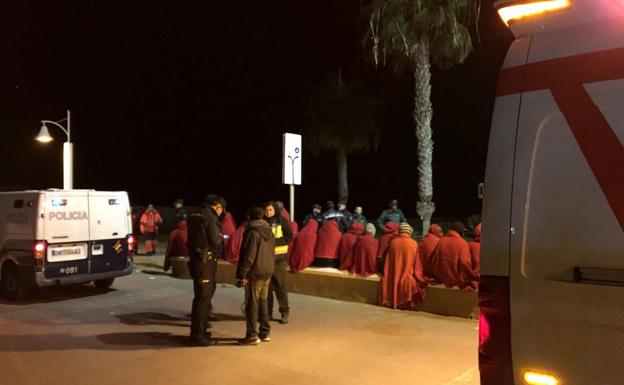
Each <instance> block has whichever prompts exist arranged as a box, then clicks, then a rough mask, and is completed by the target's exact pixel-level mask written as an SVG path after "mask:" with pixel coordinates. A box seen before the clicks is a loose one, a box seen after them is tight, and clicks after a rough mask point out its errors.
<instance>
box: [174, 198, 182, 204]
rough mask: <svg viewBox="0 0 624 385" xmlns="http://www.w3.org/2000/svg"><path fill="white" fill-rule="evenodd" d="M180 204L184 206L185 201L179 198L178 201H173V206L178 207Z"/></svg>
mask: <svg viewBox="0 0 624 385" xmlns="http://www.w3.org/2000/svg"><path fill="white" fill-rule="evenodd" d="M178 203H179V204H181V205H183V204H184V200H183V199H182V198H178V199H176V200H174V201H173V204H174V205H177V204H178Z"/></svg>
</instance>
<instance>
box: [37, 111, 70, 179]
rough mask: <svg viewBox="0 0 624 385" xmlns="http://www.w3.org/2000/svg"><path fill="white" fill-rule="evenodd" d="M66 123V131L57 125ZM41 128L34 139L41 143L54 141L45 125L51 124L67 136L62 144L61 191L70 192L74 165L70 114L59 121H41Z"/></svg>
mask: <svg viewBox="0 0 624 385" xmlns="http://www.w3.org/2000/svg"><path fill="white" fill-rule="evenodd" d="M65 121H67V129H65V127H63V126H62V125H60V124H59V123H61V122H65ZM41 123H42V126H41V129H40V130H39V134H37V136H36V137H35V139H36V140H38V141H39V142H42V143H49V142H51V141H53V140H54V138H53V137H52V136H50V133H49V132H48V127H47V126H46V124H48V123H49V124H52V125H54V126H57V127H58V128H60V129H61V130H63V132H64V133H65V135H67V141H66V142H65V143H63V190H72V189H73V188H74V182H73V179H74V171H73V163H74V147H73V143H72V142H71V124H70V113H69V110H67V117H66V118H64V119H61V120H57V121H56V122H53V121H51V120H42V121H41Z"/></svg>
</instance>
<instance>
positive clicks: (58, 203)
mask: <svg viewBox="0 0 624 385" xmlns="http://www.w3.org/2000/svg"><path fill="white" fill-rule="evenodd" d="M59 206H67V199H61V198H52V207H59Z"/></svg>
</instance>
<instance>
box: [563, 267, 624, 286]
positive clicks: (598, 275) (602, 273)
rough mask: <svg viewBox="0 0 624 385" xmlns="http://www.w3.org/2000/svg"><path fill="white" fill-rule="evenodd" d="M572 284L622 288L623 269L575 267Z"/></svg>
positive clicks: (623, 284) (623, 279)
mask: <svg viewBox="0 0 624 385" xmlns="http://www.w3.org/2000/svg"><path fill="white" fill-rule="evenodd" d="M573 279H574V282H577V283H589V284H594V285H604V286H624V269H609V268H604V267H591V266H575V267H574V278H573Z"/></svg>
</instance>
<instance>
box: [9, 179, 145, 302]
mask: <svg viewBox="0 0 624 385" xmlns="http://www.w3.org/2000/svg"><path fill="white" fill-rule="evenodd" d="M135 250H136V238H135V237H134V236H133V235H132V221H131V213H130V204H129V200H128V194H127V193H126V192H123V191H121V192H105V191H95V190H53V189H51V190H33V191H15V192H2V193H0V294H1V295H2V297H4V298H6V299H9V300H13V299H15V298H17V297H18V295H20V294H22V293H26V294H27V293H28V292H30V291H31V290H33V289H36V288H38V287H43V286H52V285H62V284H70V283H83V282H89V281H93V282H94V283H95V285H96V286H97V287H99V288H108V287H110V285H111V284H112V283H113V280H114V279H115V277H119V276H123V275H127V274H130V273H131V272H132V260H131V254H133V252H134V251H135Z"/></svg>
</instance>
